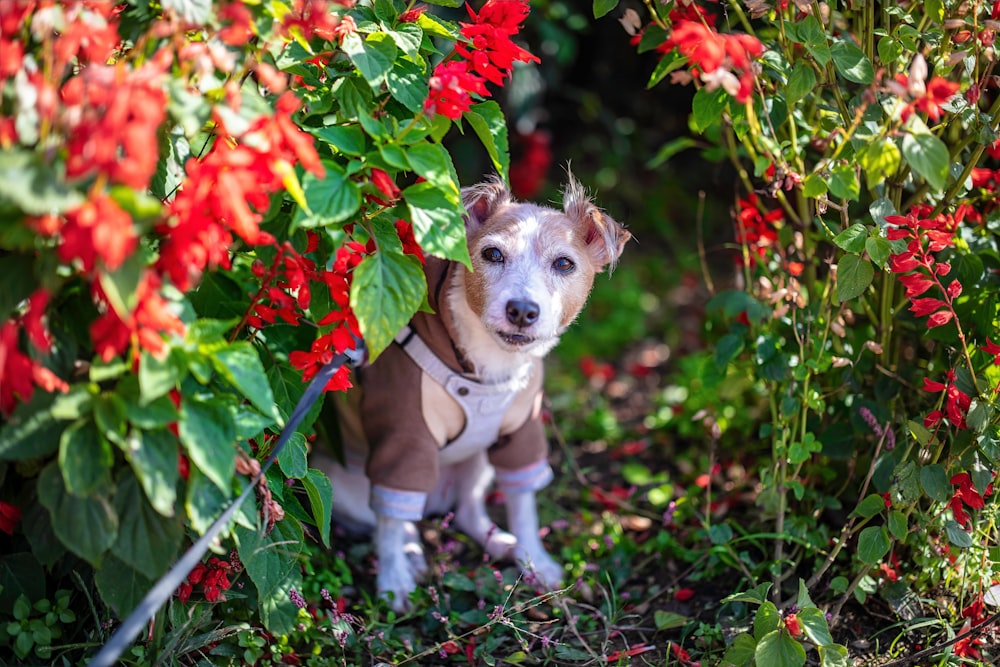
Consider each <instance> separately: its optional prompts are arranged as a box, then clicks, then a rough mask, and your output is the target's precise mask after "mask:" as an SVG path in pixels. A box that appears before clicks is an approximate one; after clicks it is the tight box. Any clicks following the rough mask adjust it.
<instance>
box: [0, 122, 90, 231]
mask: <svg viewBox="0 0 1000 667" xmlns="http://www.w3.org/2000/svg"><path fill="white" fill-rule="evenodd" d="M21 139H22V140H24V139H25V138H24V137H22V138H21ZM58 164H60V163H59V162H53V163H52V164H47V163H45V162H43V160H42V158H41V154H39V155H38V156H36V155H35V154H34V153H31V152H28V151H21V150H4V151H2V152H0V205H2V204H4V203H10V204H13V205H14V207H15V208H17V209H20V210H21V211H23V212H24V213H27V214H29V215H46V214H49V213H61V212H63V211H65V210H67V209H70V208H73V207H75V206H78V205H79V204H80V203H81V202H83V199H84V198H83V195H81V194H80V193H79V192H77V191H76V190H73V189H71V188H69V187H68V186H67V185H66V177H65V175H64V174H63V173H62V172H63V170H62V169H60V168H58V167H57V166H55V165H58ZM4 208H6V207H4Z"/></svg>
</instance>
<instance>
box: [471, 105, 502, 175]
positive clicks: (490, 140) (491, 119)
mask: <svg viewBox="0 0 1000 667" xmlns="http://www.w3.org/2000/svg"><path fill="white" fill-rule="evenodd" d="M464 117H465V120H467V121H468V122H469V125H471V126H472V129H473V130H474V131H475V133H476V136H477V137H479V141H481V142H482V144H483V148H485V149H486V153H487V155H489V156H490V162H492V163H493V168H494V169H496V171H497V174H498V175H499V176H500V178H502V179H503V180H504V182H506V181H507V180H508V171H510V153H509V150H510V148H509V143H508V140H507V119H506V117H505V116H504V114H503V110H502V109H501V108H500V105H499V104H497V103H496V102H494V101H493V100H487V101H486V102H480V103H479V104H474V105H472V107H471V108H470V109H469V111H467V112H466V113H465V116H464Z"/></svg>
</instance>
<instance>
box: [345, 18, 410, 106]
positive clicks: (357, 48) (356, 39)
mask: <svg viewBox="0 0 1000 667" xmlns="http://www.w3.org/2000/svg"><path fill="white" fill-rule="evenodd" d="M340 48H341V49H342V50H343V51H344V53H346V54H347V57H348V58H350V59H351V62H353V63H354V66H355V67H357V68H358V71H360V72H361V76H363V77H364V79H365V81H367V82H368V85H369V86H371V88H372V90H374V91H375V92H376V93H378V92H380V90H379V89H380V87H381V85H382V83H383V82H384V81H385V75H386V73H387V72H388V71H389V70H390V69H392V64H393V62H395V60H396V53H397V49H396V45H395V44H394V43H393V41H392V37H390V36H389V35H387V34H385V33H383V32H376V33H372V34H370V35H369V36H368V38H367V39H362V37H361V34H360V33H356V32H355V33H350V34H348V35H346V36H345V37H344V40H343V41H342V42H341V45H340Z"/></svg>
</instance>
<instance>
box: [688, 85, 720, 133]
mask: <svg viewBox="0 0 1000 667" xmlns="http://www.w3.org/2000/svg"><path fill="white" fill-rule="evenodd" d="M728 104H729V94H728V93H727V92H726V91H725V90H723V89H722V88H716V89H715V90H713V91H709V90H708V89H707V88H704V87H702V88H699V89H698V92H696V93H695V94H694V99H693V100H692V101H691V129H692V130H694V131H695V132H697V133H698V134H701V133H702V132H704V131H705V130H707V129H708V128H710V127H714V126H716V125H719V124H720V123H721V122H722V112H723V110H724V109H725V108H726V106H727V105H728Z"/></svg>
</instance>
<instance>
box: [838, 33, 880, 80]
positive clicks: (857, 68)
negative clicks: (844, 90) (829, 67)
mask: <svg viewBox="0 0 1000 667" xmlns="http://www.w3.org/2000/svg"><path fill="white" fill-rule="evenodd" d="M832 55H833V66H834V67H836V68H837V72H838V73H839V74H840V76H842V77H844V78H845V79H847V80H848V81H853V82H854V83H860V84H862V85H864V86H867V85H868V84H870V83H871V82H872V81H874V80H875V68H874V67H873V66H872V62H871V61H870V60H868V57H867V56H865V53H864V51H862V50H861V49H860V48H858V46H857V45H856V44H855V43H854V42H850V41H848V40H846V39H840V40H837V41H836V42H834V44H833V49H832Z"/></svg>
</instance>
